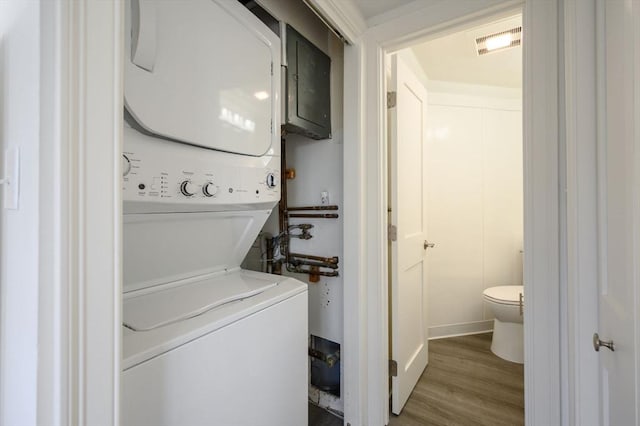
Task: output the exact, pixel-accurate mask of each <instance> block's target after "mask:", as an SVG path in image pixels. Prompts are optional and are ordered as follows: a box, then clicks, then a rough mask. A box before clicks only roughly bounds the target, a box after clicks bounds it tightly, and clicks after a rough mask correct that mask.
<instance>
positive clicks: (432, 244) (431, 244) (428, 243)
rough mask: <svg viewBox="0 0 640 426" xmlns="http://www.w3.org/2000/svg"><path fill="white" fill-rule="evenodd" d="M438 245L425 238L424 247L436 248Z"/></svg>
mask: <svg viewBox="0 0 640 426" xmlns="http://www.w3.org/2000/svg"><path fill="white" fill-rule="evenodd" d="M435 246H436V245H435V244H434V243H430V242H428V241H427V240H424V249H425V250H426V249H428V248H434V247H435Z"/></svg>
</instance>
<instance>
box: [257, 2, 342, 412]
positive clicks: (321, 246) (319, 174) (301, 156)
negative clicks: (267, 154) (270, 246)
mask: <svg viewBox="0 0 640 426" xmlns="http://www.w3.org/2000/svg"><path fill="white" fill-rule="evenodd" d="M258 3H259V4H260V5H261V6H262V7H264V8H265V9H266V10H267V11H269V12H270V13H271V14H272V15H273V16H274V17H276V18H277V19H279V20H282V21H285V22H287V23H289V24H290V25H291V26H293V27H294V28H295V29H296V30H297V31H298V32H300V33H301V34H302V35H303V36H305V37H306V38H308V39H309V40H310V41H311V42H312V43H314V44H315V45H316V46H317V47H318V48H319V49H321V50H322V51H324V52H325V53H327V54H328V55H329V56H330V57H331V130H332V138H331V139H328V140H320V141H317V140H312V139H309V138H305V137H303V136H300V135H295V134H290V135H287V142H286V146H287V151H286V154H287V167H288V168H295V169H296V178H295V179H293V180H289V181H288V182H287V185H288V188H289V189H288V204H289V206H307V205H319V204H320V197H321V192H323V191H327V192H328V193H329V200H330V204H335V205H338V206H339V210H338V212H337V213H338V214H339V216H340V217H339V218H338V219H296V218H292V219H290V223H291V224H296V223H311V224H313V225H314V228H313V229H311V234H312V235H313V238H312V239H310V240H300V239H295V238H293V239H292V240H291V247H290V248H291V251H293V252H296V253H304V254H312V255H317V256H323V257H324V256H326V257H330V256H338V257H339V258H340V265H339V266H340V267H342V265H343V244H342V241H343V239H342V238H343V237H342V235H343V227H342V224H343V221H342V214H343V212H342V205H343V203H342V200H343V199H342V188H343V179H342V170H343V165H342V158H343V145H342V143H343V136H342V135H343V131H342V128H343V124H342V115H343V112H342V103H343V102H342V101H343V84H342V81H343V60H342V58H343V45H342V42H340V41H339V40H338V39H337V37H335V36H334V35H333V33H331V32H330V31H329V30H328V29H327V27H326V26H324V24H322V22H321V21H320V20H319V19H318V18H317V17H316V16H315V15H314V13H313V12H312V11H311V10H310V9H308V8H307V7H306V6H305V5H304V4H303V3H302V2H301V1H297V0H259V1H258ZM277 216H278V209H277V208H276V209H275V210H274V213H273V214H272V215H271V217H270V218H269V220H268V221H267V224H266V225H265V227H264V229H263V230H264V231H266V232H270V233H271V234H273V235H276V234H277V233H278V218H277ZM257 255H259V254H258V253H257V251H255V250H254V251H253V253H250V255H249V256H248V257H253V258H254V259H255V257H256V256H257ZM254 259H247V260H245V266H248V267H254V268H256V267H257V264H256V262H255V260H254ZM284 273H286V274H287V275H292V276H294V277H296V278H297V279H299V280H301V281H303V282H307V283H309V333H310V334H312V335H315V336H319V337H322V338H325V339H328V340H331V341H333V342H337V343H339V344H340V345H342V343H343V324H344V323H343V303H342V301H343V296H342V294H343V293H342V292H343V285H344V283H343V280H342V277H341V276H339V277H336V278H332V277H320V281H319V282H317V283H310V282H309V276H308V275H302V274H290V273H288V272H286V271H285V272H284ZM341 365H342V364H341ZM341 376H342V373H341ZM341 394H342V392H341ZM309 396H310V398H311V399H312V400H313V401H315V402H316V403H318V404H319V405H321V406H324V407H329V408H331V409H332V410H336V411H339V412H343V410H344V403H343V399H342V398H336V397H334V396H332V395H329V394H326V393H324V392H320V391H318V390H317V389H315V388H310V395H309Z"/></svg>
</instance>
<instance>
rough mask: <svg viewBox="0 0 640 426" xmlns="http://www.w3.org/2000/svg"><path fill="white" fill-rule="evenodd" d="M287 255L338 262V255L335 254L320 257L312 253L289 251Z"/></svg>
mask: <svg viewBox="0 0 640 426" xmlns="http://www.w3.org/2000/svg"><path fill="white" fill-rule="evenodd" d="M289 256H291V257H294V258H295V257H297V258H298V259H309V260H318V261H320V262H325V263H334V264H338V257H337V256H333V257H321V256H314V255H312V254H300V253H289Z"/></svg>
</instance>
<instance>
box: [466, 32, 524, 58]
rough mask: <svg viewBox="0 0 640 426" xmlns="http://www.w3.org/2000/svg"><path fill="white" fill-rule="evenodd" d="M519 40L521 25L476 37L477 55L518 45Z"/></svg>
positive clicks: (520, 38)
mask: <svg viewBox="0 0 640 426" xmlns="http://www.w3.org/2000/svg"><path fill="white" fill-rule="evenodd" d="M521 41H522V27H521V26H520V27H516V28H512V29H510V30H507V31H501V32H499V33H494V34H489V35H486V36H482V37H478V38H476V49H477V51H478V55H486V54H487V53H493V52H497V51H499V50H504V49H509V48H511V47H516V46H520V44H521Z"/></svg>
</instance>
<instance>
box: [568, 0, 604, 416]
mask: <svg viewBox="0 0 640 426" xmlns="http://www.w3.org/2000/svg"><path fill="white" fill-rule="evenodd" d="M595 10H596V7H595V1H594V0H587V1H585V0H565V2H564V39H565V51H564V60H565V84H566V87H565V108H566V114H565V117H564V118H565V120H566V123H565V127H566V153H567V158H566V161H567V191H566V194H567V269H566V271H567V294H566V303H563V305H565V306H566V307H567V310H566V311H567V313H566V321H567V324H566V338H563V339H561V341H563V342H567V344H566V349H565V350H566V352H567V356H566V357H563V377H562V378H563V381H565V380H566V383H567V385H566V389H563V393H564V394H565V395H563V399H564V400H566V401H567V404H568V407H567V410H566V413H563V416H564V421H565V422H566V424H570V425H581V424H587V423H590V422H592V420H593V419H599V418H600V398H599V380H598V377H599V372H598V356H597V353H596V352H595V351H593V350H591V348H590V347H589V344H590V339H591V335H592V333H593V332H594V331H595V330H597V329H598V316H597V315H594V313H597V312H598V223H597V212H598V207H597V201H598V192H597V187H598V185H597V184H598V178H597V173H595V171H597V169H598V167H597V139H596V135H597V125H596V123H597V116H596V49H595V46H594V44H593V40H594V39H595V38H594V34H595V33H596V31H595V22H596V17H595ZM563 329H565V327H563Z"/></svg>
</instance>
